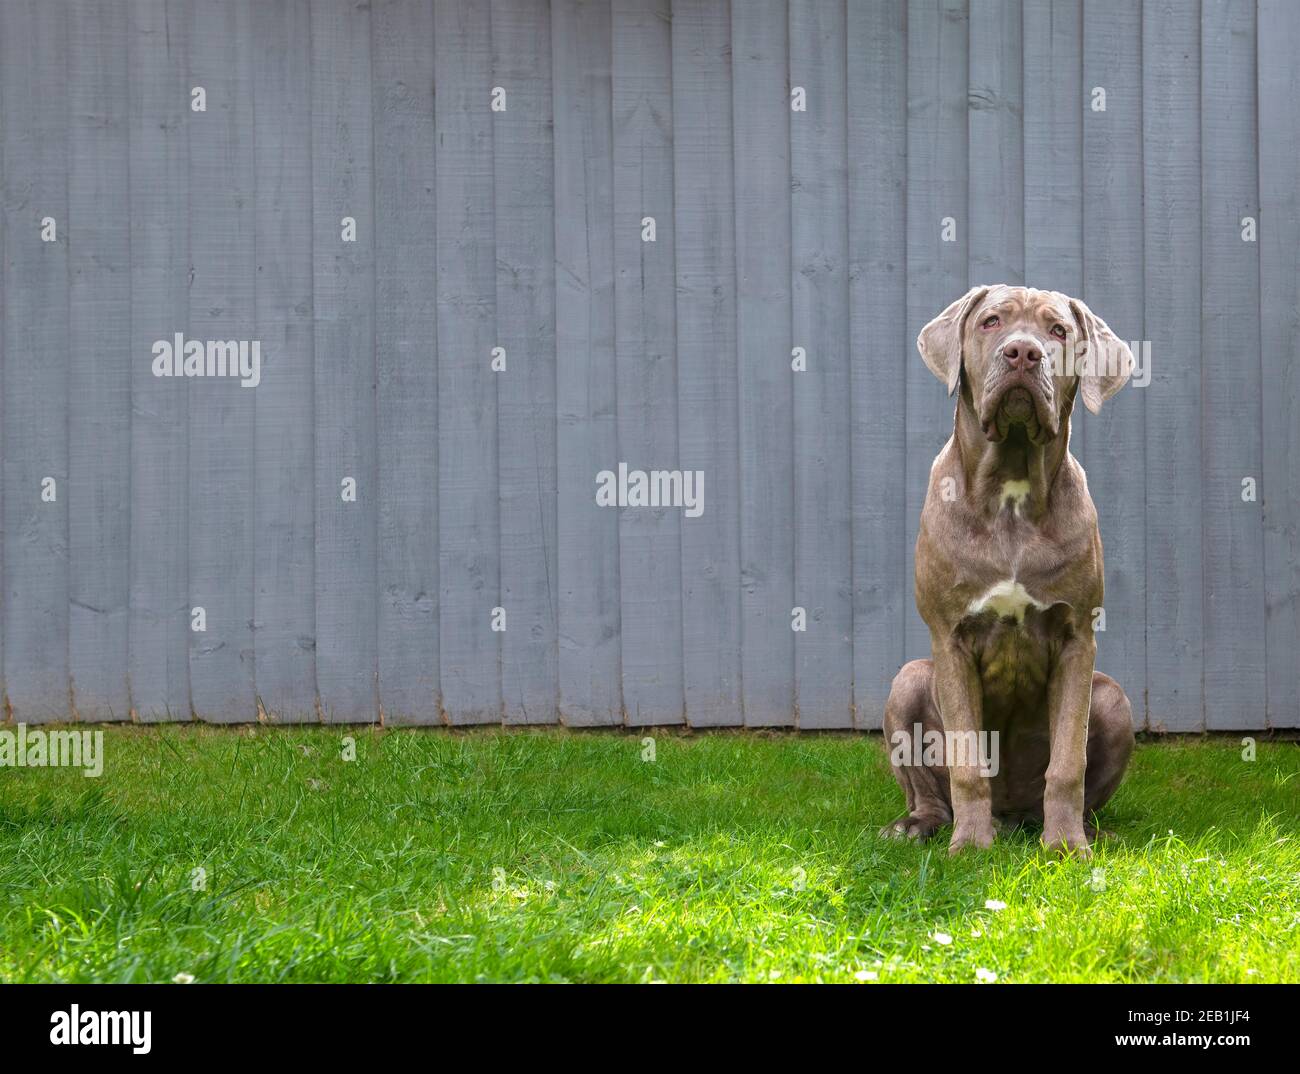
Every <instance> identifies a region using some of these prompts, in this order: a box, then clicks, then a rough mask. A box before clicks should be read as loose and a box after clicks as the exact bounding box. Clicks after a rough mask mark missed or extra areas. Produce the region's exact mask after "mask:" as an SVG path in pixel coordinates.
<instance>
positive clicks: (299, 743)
mask: <svg viewBox="0 0 1300 1074" xmlns="http://www.w3.org/2000/svg"><path fill="white" fill-rule="evenodd" d="M349 733H350V734H352V735H353V736H354V737H355V740H356V754H357V759H356V760H355V761H353V762H345V761H344V760H342V759H341V757H340V743H341V741H342V739H343V736H344V735H346V734H349ZM650 733H653V734H654V735H655V738H656V743H657V759H656V760H655V761H654V762H653V763H647V762H644V761H642V759H641V753H642V746H641V742H640V738H641V736H640V735H639V734H636V735H633V734H626V735H625V734H610V733H588V734H584V733H573V732H565V731H555V730H548V731H514V732H503V731H500V730H493V731H482V732H468V733H451V732H445V731H402V730H391V731H377V730H376V731H372V730H368V729H365V730H358V729H353V730H351V731H348V730H344V729H326V728H309V729H300V730H294V729H281V728H265V727H263V728H258V729H256V730H253V729H248V728H246V729H242V730H219V729H212V728H206V727H197V726H182V727H174V726H173V727H164V728H147V727H119V728H109V729H107V731H106V737H105V750H106V755H107V762H106V768H105V772H104V775H103V776H102V777H101V778H99V779H87V778H85V777H83V776H82V775H81V774H80V772H78V771H75V770H69V769H14V768H5V769H0V979H2V980H6V981H170V980H172V979H173V978H174V977H176V975H177V974H182V973H184V974H190V975H193V977H194V978H196V979H197V980H198V981H203V982H208V981H475V980H482V981H661V980H662V981H736V980H740V981H771V980H780V981H844V982H853V981H855V980H869V979H871V977H870V975H871V974H874V975H875V977H876V978H878V979H879V980H880V981H882V982H888V981H974V980H975V979H976V970H977V969H984V970H989V971H992V972H993V973H996V974H997V976H998V980H1000V981H1279V980H1286V981H1296V980H1300V840H1298V839H1297V837H1296V836H1297V833H1296V830H1295V825H1296V815H1297V804H1298V803H1300V776H1298V773H1300V747H1297V745H1296V744H1294V743H1275V744H1261V745H1260V746H1259V754H1258V758H1257V759H1256V760H1254V761H1253V762H1247V761H1243V760H1242V758H1241V756H1240V746H1239V745H1238V744H1237V743H1236V742H1235V740H1224V739H1211V740H1192V741H1176V742H1159V743H1151V744H1144V745H1141V746H1140V747H1139V749H1138V752H1137V754H1136V756H1135V758H1134V762H1133V765H1132V768H1131V769H1130V772H1129V775H1128V778H1127V779H1126V781H1125V783H1124V785H1123V787H1122V788H1121V789H1120V791H1119V793H1118V794H1117V796H1116V798H1115V799H1114V801H1113V802H1112V803H1111V805H1110V806H1109V807H1108V809H1107V810H1106V812H1105V814H1104V815H1103V817H1102V820H1103V824H1104V825H1105V826H1106V827H1107V828H1109V829H1111V830H1112V831H1114V832H1115V833H1116V836H1117V838H1116V839H1114V840H1111V841H1109V842H1106V843H1103V844H1101V845H1100V846H1099V848H1098V851H1097V854H1096V856H1095V857H1094V859H1093V860H1092V861H1091V862H1087V863H1084V862H1080V861H1076V860H1057V859H1055V858H1053V857H1051V856H1049V855H1047V854H1046V853H1044V852H1042V851H1041V850H1040V849H1039V848H1038V845H1037V843H1036V838H1037V836H1036V835H1034V834H1032V833H1023V834H1021V833H1017V834H1014V835H1011V836H1008V837H1005V838H1003V839H1002V840H1001V841H1000V842H999V844H998V845H997V846H996V847H995V848H994V850H992V851H990V852H986V853H983V854H980V853H973V854H967V855H963V856H959V857H957V858H954V859H949V858H948V856H947V853H946V834H947V833H944V835H943V837H941V838H940V839H939V840H937V841H936V842H935V843H932V844H930V845H927V846H917V845H915V844H898V843H892V842H886V841H882V840H880V839H878V838H877V837H876V835H875V832H876V830H877V828H878V827H879V826H880V825H882V824H883V823H885V822H886V821H888V820H891V819H893V818H894V817H895V816H896V815H897V814H898V813H900V812H901V809H902V796H901V793H900V792H899V790H898V789H897V787H896V786H895V784H894V782H893V780H892V778H891V777H890V775H889V769H888V765H887V763H886V760H885V757H884V754H883V750H882V746H881V741H880V739H879V737H878V736H873V737H863V736H847V735H844V736H840V735H836V736H795V735H787V734H752V733H751V734H734V733H719V734H696V735H680V734H676V733H673V732H666V731H663V730H658V731H655V732H650ZM197 868H202V869H203V870H205V871H206V886H205V887H203V888H201V889H200V890H193V888H194V885H193V883H192V877H193V876H194V875H195V874H194V870H195V869H197ZM990 899H991V900H998V901H1000V902H1002V903H1005V904H1006V908H1005V909H1001V910H996V909H987V908H986V907H985V901H986V900H990ZM944 936H946V937H951V940H950V942H947V943H945V942H942V937H944ZM936 937H940V938H939V939H936Z"/></svg>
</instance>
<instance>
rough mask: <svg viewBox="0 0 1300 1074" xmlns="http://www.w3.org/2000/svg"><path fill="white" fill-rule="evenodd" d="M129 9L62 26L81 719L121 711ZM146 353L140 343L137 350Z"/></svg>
mask: <svg viewBox="0 0 1300 1074" xmlns="http://www.w3.org/2000/svg"><path fill="white" fill-rule="evenodd" d="M126 33H127V11H126V9H125V8H123V7H121V6H118V5H111V6H106V5H103V4H96V3H91V2H90V0H77V2H76V3H75V4H74V5H73V7H72V19H71V23H70V26H69V42H68V47H69V52H68V79H69V85H68V95H69V103H70V105H71V127H70V130H69V140H68V146H69V161H68V169H69V171H68V224H69V227H70V228H71V229H72V230H71V231H70V232H69V235H70V243H69V250H68V254H69V257H70V258H71V263H70V269H71V272H70V280H69V299H70V301H69V321H68V331H69V342H70V345H71V377H72V384H71V388H72V390H71V391H70V392H69V396H68V419H69V420H68V541H69V562H68V572H69V577H68V602H69V608H68V630H69V638H68V666H69V672H70V675H71V679H72V698H73V706H74V708H75V710H76V714H77V718H78V719H81V720H125V719H128V718H129V716H130V710H131V699H130V695H129V693H128V689H127V677H126V668H127V630H128V618H127V610H128V608H129V594H128V586H129V583H130V559H129V557H130V547H129V540H130V532H131V494H130V486H131V480H130V479H131V363H132V360H133V357H136V356H133V355H132V353H131V248H130V239H131V236H130V221H131V206H130V188H129V185H128V167H129V166H128V162H127V37H126ZM146 354H148V352H147V351H143V352H141V353H140V355H139V356H138V357H139V358H140V359H141V360H143V356H144V355H146Z"/></svg>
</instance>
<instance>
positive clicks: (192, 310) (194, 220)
mask: <svg viewBox="0 0 1300 1074" xmlns="http://www.w3.org/2000/svg"><path fill="white" fill-rule="evenodd" d="M192 13H193V36H192V38H191V39H190V66H189V77H190V80H191V82H192V83H193V85H194V86H197V87H201V88H202V89H203V90H204V91H205V92H206V95H207V100H206V104H207V110H206V111H201V112H193V111H192V112H191V113H190V117H189V124H188V131H189V140H190V150H189V162H190V164H189V166H190V220H189V227H190V266H191V267H190V301H189V323H188V326H187V328H186V331H185V339H186V347H185V349H186V351H188V349H189V347H190V346H191V345H192V344H191V341H195V340H197V341H198V343H199V344H200V345H206V352H207V353H206V360H207V368H208V371H209V372H212V370H213V368H214V360H215V359H217V358H218V355H219V352H220V349H221V348H222V347H223V346H225V348H226V349H225V354H224V355H220V356H221V357H224V358H225V359H226V360H227V361H233V362H234V364H235V365H238V361H239V360H238V358H237V355H239V352H240V351H241V350H242V346H243V344H242V342H241V341H251V340H252V339H253V338H254V330H253V328H254V319H255V313H256V311H255V309H254V302H255V299H254V292H255V279H254V277H255V263H256V252H255V243H256V233H255V224H256V219H255V210H256V205H255V201H254V190H253V178H254V171H253V159H254V154H253V66H252V47H251V46H252V36H253V33H252V8H251V6H250V4H249V3H247V2H243V0H221V2H214V3H207V4H197V5H195V6H194V8H193V9H192ZM232 344H233V347H234V350H233V352H232V351H231V349H230V345H232ZM173 357H175V356H173ZM218 368H219V367H218ZM186 390H187V393H188V397H189V434H190V451H189V481H190V527H189V530H190V541H189V556H190V568H189V592H190V605H191V607H194V608H202V609H203V616H204V620H205V623H204V626H205V629H204V630H193V629H192V630H191V632H190V697H191V699H192V702H193V706H194V713H195V715H196V716H199V717H201V718H202V719H205V720H210V721H215V722H227V721H238V720H251V719H253V718H254V717H255V715H256V701H255V694H254V687H253V631H252V622H253V526H252V522H253V459H254V457H255V456H256V453H257V446H256V443H255V441H254V439H253V432H254V422H253V408H254V402H253V399H254V392H256V390H257V389H256V388H251V387H245V386H244V385H243V384H242V383H241V380H240V378H239V377H237V376H228V375H226V376H212V375H206V376H203V377H195V378H192V379H187V383H186Z"/></svg>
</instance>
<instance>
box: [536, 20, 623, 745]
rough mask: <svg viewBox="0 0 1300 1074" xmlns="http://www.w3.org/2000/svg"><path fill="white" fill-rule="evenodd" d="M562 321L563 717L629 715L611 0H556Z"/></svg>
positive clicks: (558, 316) (615, 718) (558, 298)
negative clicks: (599, 490) (622, 596)
mask: <svg viewBox="0 0 1300 1074" xmlns="http://www.w3.org/2000/svg"><path fill="white" fill-rule="evenodd" d="M551 15H552V22H551V57H552V59H551V69H552V71H553V72H554V79H555V90H554V92H555V106H554V112H555V328H556V348H557V351H558V353H559V354H561V355H563V360H562V361H560V362H559V363H558V365H557V371H556V399H557V403H556V405H557V412H558V421H559V427H558V429H557V445H558V457H559V471H558V486H559V517H558V522H557V532H558V537H559V564H560V577H559V586H560V603H559V607H560V635H559V647H560V655H559V678H560V715H561V718H562V719H563V720H564V721H565V722H566V723H569V724H573V725H590V724H610V723H620V722H621V721H622V707H623V705H622V695H621V691H620V687H619V669H620V666H621V661H622V658H621V655H620V644H619V606H618V596H619V580H618V563H619V554H618V514H617V511H616V510H614V509H610V508H601V507H598V506H597V505H596V498H595V494H596V474H597V473H599V472H600V471H601V470H606V469H617V466H618V428H617V401H616V397H617V386H616V384H617V374H616V370H615V365H614V232H613V221H614V203H613V197H614V193H613V189H614V177H613V137H614V135H613V113H612V90H611V83H610V49H611V47H612V38H611V26H610V11H609V4H608V2H607V0H596V2H594V3H581V2H578V0H555V3H554V4H553V5H552V9H551Z"/></svg>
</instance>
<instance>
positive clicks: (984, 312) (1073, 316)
mask: <svg viewBox="0 0 1300 1074" xmlns="http://www.w3.org/2000/svg"><path fill="white" fill-rule="evenodd" d="M916 345H917V348H918V349H919V350H920V352H921V357H922V358H924V359H925V364H926V365H927V366H929V367H930V370H931V371H932V372H933V373H934V375H935V376H937V377H938V378H939V379H940V380H941V381H943V382H944V383H945V384H947V386H948V394H949V395H951V394H952V393H953V392H954V391H956V390H957V387H958V385H959V384H961V383H963V381H964V383H965V386H966V388H967V389H969V395H967V394H966V392H965V391H963V396H962V398H963V401H966V400H967V399H968V400H969V403H970V405H971V406H972V407H973V408H974V412H975V416H976V418H977V419H978V421H979V425H980V428H981V429H983V431H984V435H985V436H986V437H987V438H988V439H989V440H990V441H993V442H995V443H996V442H998V441H1000V440H1004V439H1006V437H1007V434H1008V433H1009V432H1010V431H1011V430H1012V429H1013V428H1015V427H1017V426H1019V427H1021V428H1023V430H1024V432H1025V435H1026V436H1027V437H1028V438H1029V439H1030V440H1031V441H1032V442H1033V443H1036V444H1043V443H1046V442H1047V441H1048V440H1051V439H1053V438H1054V437H1056V436H1057V435H1059V433H1060V431H1061V427H1062V425H1063V424H1064V422H1065V420H1066V419H1067V417H1068V415H1069V412H1070V408H1071V407H1072V406H1073V404H1074V398H1075V395H1076V394H1079V395H1081V396H1082V397H1083V402H1084V405H1085V406H1086V407H1087V408H1088V409H1089V410H1091V411H1092V412H1093V413H1094V414H1095V413H1097V411H1099V410H1100V409H1101V404H1102V403H1103V402H1104V401H1105V400H1107V399H1109V398H1110V397H1111V396H1112V395H1114V394H1115V393H1116V392H1117V391H1119V390H1120V388H1122V387H1123V386H1124V382H1125V381H1126V380H1128V378H1129V373H1130V372H1131V371H1132V368H1133V353H1132V351H1130V350H1129V348H1128V345H1127V344H1125V343H1124V341H1123V340H1121V339H1119V338H1118V337H1117V336H1116V335H1115V333H1114V332H1112V331H1111V330H1110V328H1108V327H1107V325H1106V322H1105V321H1103V320H1102V319H1101V318H1100V317H1098V316H1097V315H1096V314H1095V313H1093V312H1092V310H1090V309H1088V307H1087V306H1086V305H1084V304H1083V303H1082V302H1081V301H1079V300H1078V299H1077V298H1070V297H1069V296H1068V295H1063V294H1061V293H1060V292H1059V291H1038V290H1035V289H1034V288H1031V287H1011V286H1008V285H1007V284H998V285H995V286H988V287H973V288H971V290H969V291H967V292H966V294H965V295H963V296H962V297H961V298H959V299H958V300H957V301H956V302H954V303H953V304H952V305H951V306H949V307H948V308H947V309H946V310H944V311H943V312H942V313H941V314H939V316H938V317H936V318H935V319H934V320H933V321H931V322H930V323H929V324H927V325H926V326H925V327H924V328H923V329H921V334H920V335H919V336H918V337H917V340H916Z"/></svg>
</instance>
